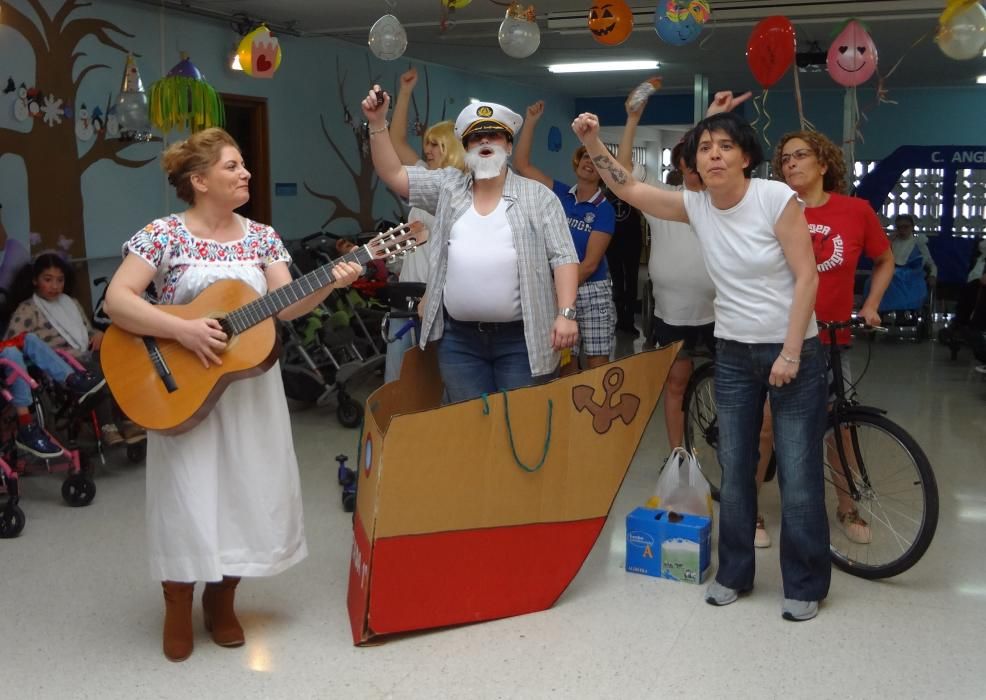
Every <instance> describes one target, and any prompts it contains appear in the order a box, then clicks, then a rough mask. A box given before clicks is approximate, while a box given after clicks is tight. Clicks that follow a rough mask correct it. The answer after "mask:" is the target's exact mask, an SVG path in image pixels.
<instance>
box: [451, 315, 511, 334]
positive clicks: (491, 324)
mask: <svg viewBox="0 0 986 700" xmlns="http://www.w3.org/2000/svg"><path fill="white" fill-rule="evenodd" d="M445 320H446V321H447V322H450V323H452V324H454V325H456V326H460V327H462V328H471V329H473V330H477V331H479V332H481V333H496V332H497V331H511V330H517V329H519V328H523V327H524V321H523V320H519V321H459V320H458V319H454V318H452V317H451V316H449V315H448V314H445Z"/></svg>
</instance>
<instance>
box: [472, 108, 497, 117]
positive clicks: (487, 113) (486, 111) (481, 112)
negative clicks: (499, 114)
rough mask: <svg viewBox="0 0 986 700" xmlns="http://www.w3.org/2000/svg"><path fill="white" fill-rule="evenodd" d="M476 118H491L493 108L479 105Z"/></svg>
mask: <svg viewBox="0 0 986 700" xmlns="http://www.w3.org/2000/svg"><path fill="white" fill-rule="evenodd" d="M476 116H478V117H492V116H493V108H492V107H490V106H489V105H481V106H480V107H479V109H477V110H476Z"/></svg>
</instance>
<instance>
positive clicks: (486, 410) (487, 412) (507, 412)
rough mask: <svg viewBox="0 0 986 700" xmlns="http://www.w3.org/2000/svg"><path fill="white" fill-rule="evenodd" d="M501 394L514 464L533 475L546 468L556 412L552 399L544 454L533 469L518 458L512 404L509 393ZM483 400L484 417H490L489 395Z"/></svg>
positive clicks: (549, 401)
mask: <svg viewBox="0 0 986 700" xmlns="http://www.w3.org/2000/svg"><path fill="white" fill-rule="evenodd" d="M500 393H501V394H503V414H504V416H505V417H506V421H507V436H508V437H509V438H510V451H511V452H512V453H513V455H514V462H516V464H517V466H518V467H520V468H521V469H523V470H524V471H525V472H528V473H529V474H533V473H534V472H536V471H537V470H538V469H540V468H541V467H543V466H544V460H546V459H547V458H548V450H549V449H550V448H551V417H552V413H553V411H554V403H553V402H552V400H551V399H548V430H547V434H546V435H545V436H544V452H542V453H541V459H540V460H539V461H538V463H537V464H535V465H534V466H533V467H529V466H527V465H526V464H524V463H523V462H521V461H520V457H518V456H517V446H516V445H514V429H513V426H512V425H510V404H509V402H508V401H507V392H506V390H501V391H500ZM481 398H482V399H483V415H484V416H488V415H490V402H489V395H488V394H483V395H482V397H481Z"/></svg>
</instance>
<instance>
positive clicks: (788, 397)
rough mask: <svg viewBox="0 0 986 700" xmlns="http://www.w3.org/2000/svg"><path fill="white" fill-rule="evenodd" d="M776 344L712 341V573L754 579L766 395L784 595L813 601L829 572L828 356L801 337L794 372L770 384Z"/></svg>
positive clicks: (823, 590) (737, 580)
mask: <svg viewBox="0 0 986 700" xmlns="http://www.w3.org/2000/svg"><path fill="white" fill-rule="evenodd" d="M780 351H781V344H780V343H757V344H746V343H737V342H734V341H728V340H718V341H717V342H716V403H717V405H718V414H719V452H718V456H719V464H720V465H722V488H721V489H720V499H719V503H720V509H719V570H718V572H717V573H716V580H717V581H718V582H719V583H720V584H722V585H723V586H726V587H728V588H733V589H736V590H749V589H750V588H752V587H753V577H754V571H755V559H754V553H753V552H754V550H753V536H754V530H755V529H756V518H757V485H756V468H757V459H758V457H759V450H758V441H759V435H760V424H761V422H762V420H763V405H764V401H765V399H766V398H768V397H769V398H770V410H771V414H772V415H773V421H774V454H775V456H776V459H777V478H778V485H779V486H780V491H781V552H780V556H781V577H782V578H783V581H784V597H785V598H790V599H793V600H815V601H817V600H822V599H823V598H825V596H826V595H827V594H828V590H829V582H830V580H831V577H832V567H831V561H830V559H829V528H828V520H827V518H826V514H825V484H824V478H823V471H822V469H823V467H822V436H823V434H824V430H825V410H826V407H825V400H826V394H827V382H826V368H825V357H824V352H823V351H822V348H821V343H820V342H819V341H818V339H817V338H810V339H808V340H806V341H805V342H804V346H803V348H802V350H801V364H800V365H799V368H798V374H797V376H796V377H795V378H794V380H793V381H792V382H790V383H789V384H787V385H785V386H782V387H773V386H770V385H769V383H768V379H769V377H770V369H771V367H772V366H773V364H774V361H775V360H776V359H777V356H778V354H779V353H780Z"/></svg>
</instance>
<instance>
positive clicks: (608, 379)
mask: <svg viewBox="0 0 986 700" xmlns="http://www.w3.org/2000/svg"><path fill="white" fill-rule="evenodd" d="M621 386H623V369H622V368H621V367H612V368H610V369H609V370H607V371H606V374H605V375H604V376H603V391H605V392H606V396H605V398H603V402H602V403H601V404H597V403H596V402H595V401H593V400H592V397H593V396H594V395H595V393H596V390H595V389H594V388H593V387H591V386H586V385H585V384H580V385H578V386H575V387H572V404H573V405H574V406H575V408H576V409H577V410H578V411H580V412H581V411H582V410H583V409H584V410H587V411H588V412H589V413H591V414H592V428H593V430H595V431H596V432H597V433H599V434H600V435H602V434H604V433H606V432H608V431H609V429H610V428H611V427H612V425H613V421H615V420H616V419H617V418H620V419H621V420H622V421H623V422H624V423H625V424H626V425H630V421H632V420H633V418H634V416H636V415H637V409H638V408H639V407H640V398H639V397H637V396H634V395H633V394H622V395H621V396H620V400H619V402H617V403H616V404H614V403H613V397H614V395H615V394H616V392H617V391H619V390H620V387H621Z"/></svg>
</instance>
